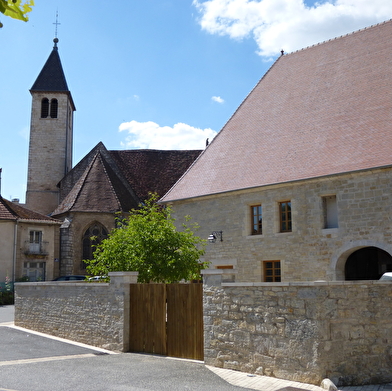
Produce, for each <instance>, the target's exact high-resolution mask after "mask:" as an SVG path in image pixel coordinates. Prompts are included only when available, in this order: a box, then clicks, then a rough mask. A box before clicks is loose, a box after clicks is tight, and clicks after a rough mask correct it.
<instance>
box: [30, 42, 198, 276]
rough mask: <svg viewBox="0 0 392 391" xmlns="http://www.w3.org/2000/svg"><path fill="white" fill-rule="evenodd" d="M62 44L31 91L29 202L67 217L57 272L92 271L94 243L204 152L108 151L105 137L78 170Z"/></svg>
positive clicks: (34, 207)
mask: <svg viewBox="0 0 392 391" xmlns="http://www.w3.org/2000/svg"><path fill="white" fill-rule="evenodd" d="M57 44H58V39H57V38H55V39H54V47H53V50H52V52H51V54H50V55H49V58H48V60H47V61H46V63H45V65H44V67H43V68H42V70H41V72H40V73H39V75H38V77H37V79H36V81H35V82H34V84H33V86H32V88H31V90H30V92H31V95H32V109H31V126H30V144H29V161H28V180H27V191H26V207H27V208H28V209H31V210H33V211H36V212H39V213H42V214H44V215H50V216H51V217H54V218H56V219H59V220H61V222H62V225H61V228H60V239H59V247H58V249H57V250H58V254H57V255H56V258H57V259H59V268H58V273H59V274H61V275H70V274H86V269H85V264H84V262H83V259H90V258H91V257H92V251H93V247H92V245H93V244H96V243H97V241H98V242H99V241H100V240H102V239H104V238H105V237H107V235H108V233H109V232H110V230H111V229H113V228H114V227H115V221H116V217H117V216H118V214H119V213H120V214H126V213H128V212H129V211H130V210H131V209H132V208H136V207H137V206H138V205H139V204H140V203H141V202H143V201H144V200H145V199H146V198H147V197H148V196H149V192H156V193H158V194H159V195H160V196H162V195H163V194H165V193H166V192H167V191H168V190H169V189H170V188H171V187H172V186H173V185H174V183H175V182H176V181H177V180H178V179H179V178H180V177H181V176H182V174H183V173H184V172H185V171H186V170H187V169H188V167H189V166H190V165H191V164H192V162H193V161H194V160H195V159H196V158H197V156H198V155H199V154H200V152H201V151H199V150H176V151H170V150H124V151H108V150H107V149H106V148H105V146H104V145H103V144H102V143H101V142H100V143H98V144H97V145H96V146H95V147H94V148H93V149H92V150H91V151H90V152H89V153H88V154H87V155H86V156H85V157H84V158H82V160H81V161H80V162H79V163H78V164H77V165H76V166H75V167H73V166H72V145H73V144H72V141H73V113H74V111H75V104H74V101H73V98H72V95H71V92H70V90H69V88H68V85H67V81H66V78H65V74H64V71H63V67H62V64H61V60H60V56H59V52H58V46H57ZM92 236H94V238H95V239H94V240H95V241H94V242H93V241H92V240H91V237H92Z"/></svg>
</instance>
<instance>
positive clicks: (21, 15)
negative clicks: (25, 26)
mask: <svg viewBox="0 0 392 391" xmlns="http://www.w3.org/2000/svg"><path fill="white" fill-rule="evenodd" d="M33 6H34V0H26V1H23V0H0V12H1V13H2V14H4V15H6V16H9V17H11V18H14V19H18V20H23V21H24V22H27V21H28V20H29V18H28V16H27V14H28V13H29V12H31V10H32V7H33ZM2 26H3V25H2V24H1V23H0V27H2Z"/></svg>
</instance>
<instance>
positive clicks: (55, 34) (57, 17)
mask: <svg viewBox="0 0 392 391" xmlns="http://www.w3.org/2000/svg"><path fill="white" fill-rule="evenodd" d="M58 20H59V12H58V11H56V22H55V23H53V24H55V25H56V29H55V31H54V37H55V38H57V26H58V25H59V24H61V23H59V21H58Z"/></svg>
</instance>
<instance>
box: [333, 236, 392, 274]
mask: <svg viewBox="0 0 392 391" xmlns="http://www.w3.org/2000/svg"><path fill="white" fill-rule="evenodd" d="M370 247H373V248H377V249H379V250H382V251H384V252H385V253H387V255H389V257H391V258H392V245H391V244H388V243H381V242H377V241H375V240H359V241H352V242H347V243H346V244H344V245H343V246H342V247H341V248H339V249H338V250H337V251H336V252H335V254H334V255H333V256H332V259H331V262H330V271H329V279H330V280H332V281H344V280H345V279H346V275H345V266H346V262H347V260H348V258H349V257H350V256H351V255H352V254H354V253H355V252H356V251H358V250H361V249H364V248H370Z"/></svg>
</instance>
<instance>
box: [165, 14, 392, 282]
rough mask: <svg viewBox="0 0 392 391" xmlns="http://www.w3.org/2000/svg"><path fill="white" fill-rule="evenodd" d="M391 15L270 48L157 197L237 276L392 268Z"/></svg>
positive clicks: (362, 274)
mask: <svg viewBox="0 0 392 391" xmlns="http://www.w3.org/2000/svg"><path fill="white" fill-rule="evenodd" d="M391 39H392V21H387V22H385V23H382V24H378V25H375V26H371V27H369V28H366V29H364V30H360V31H357V32H354V33H352V34H348V35H346V36H342V37H339V38H336V39H333V40H330V41H328V42H324V43H321V44H318V45H315V46H312V47H309V48H306V49H303V50H300V51H297V52H294V53H289V54H284V53H283V52H282V55H281V56H280V57H279V58H278V59H277V60H276V62H275V63H274V64H273V65H272V66H271V68H270V69H269V71H268V72H267V73H266V74H265V75H264V76H263V77H262V78H261V80H260V81H259V82H258V84H257V85H256V86H255V87H254V89H253V90H252V91H251V92H250V93H249V95H248V96H247V97H246V99H245V100H244V101H243V102H242V104H241V105H240V106H239V108H238V109H237V110H236V111H235V113H234V114H233V115H232V117H231V118H230V119H229V121H228V122H227V123H226V125H225V126H224V127H223V129H222V130H221V131H220V133H219V134H218V135H217V137H215V139H214V140H213V141H212V142H211V143H210V145H209V146H208V147H207V148H206V150H205V151H204V152H203V153H202V154H201V155H200V156H199V158H198V159H197V160H196V161H195V163H194V164H193V165H192V166H191V168H190V169H189V170H188V171H187V173H186V174H185V175H184V176H183V177H182V178H181V179H180V181H178V182H177V184H176V185H175V186H174V187H173V188H172V189H171V190H170V191H169V192H168V193H167V194H166V195H165V196H164V197H163V198H162V200H161V201H162V202H163V203H171V204H172V205H173V209H174V212H175V213H177V214H179V215H184V214H189V215H191V216H197V222H198V223H199V224H200V227H201V229H200V231H199V233H200V234H202V235H204V236H205V237H206V238H207V237H208V236H209V235H211V238H212V239H214V243H210V244H209V245H208V248H207V251H206V254H205V259H204V260H205V261H210V262H211V268H223V269H234V270H233V274H234V275H235V276H236V281H242V282H279V281H281V282H292V281H314V280H325V281H335V280H360V279H365V280H366V279H369V280H371V279H372V280H375V279H378V278H379V277H380V276H381V275H382V274H383V273H384V272H386V271H391V270H392V257H391V254H392V227H391V208H392V194H391V190H392V188H391V183H392V155H391V147H392V132H391V123H392V90H391V88H390V85H389V81H390V80H391V78H392V53H391V51H390V50H389V46H390V42H391Z"/></svg>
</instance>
